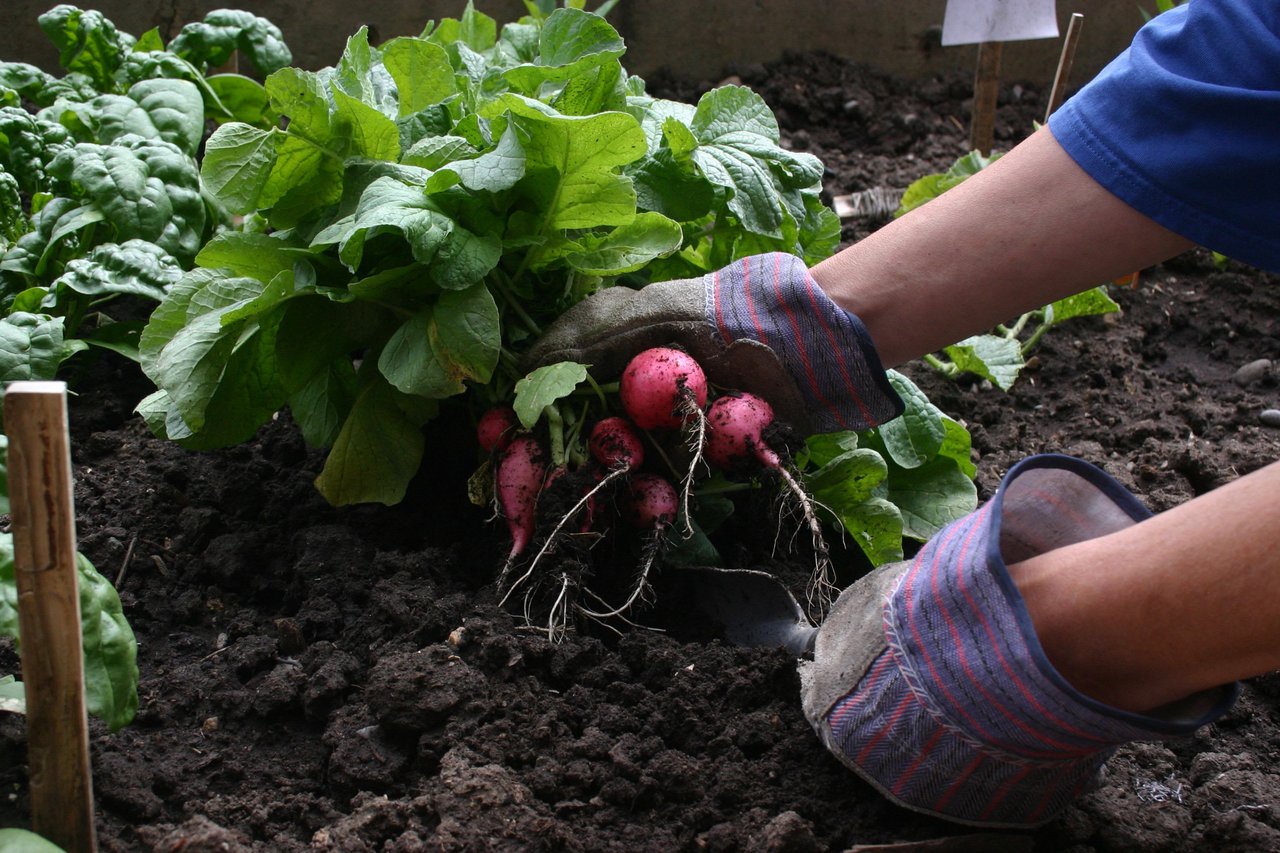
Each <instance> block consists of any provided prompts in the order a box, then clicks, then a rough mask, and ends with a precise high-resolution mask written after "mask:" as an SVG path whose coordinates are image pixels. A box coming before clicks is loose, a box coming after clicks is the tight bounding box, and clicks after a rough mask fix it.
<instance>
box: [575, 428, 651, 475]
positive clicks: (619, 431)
mask: <svg viewBox="0 0 1280 853" xmlns="http://www.w3.org/2000/svg"><path fill="white" fill-rule="evenodd" d="M587 449H588V450H590V451H591V456H592V458H594V459H595V460H596V461H597V462H599V463H600V464H601V465H603V466H604V467H606V468H618V467H623V468H627V469H632V468H639V467H640V466H641V465H643V464H644V444H642V443H641V441H640V436H639V435H638V434H637V433H636V429H635V427H634V426H632V425H631V422H630V421H628V420H627V419H626V418H620V417H616V416H615V417H611V418H605V419H604V420H602V421H600V422H599V423H597V424H596V425H595V427H594V428H593V429H592V430H591V436H590V437H589V438H588V439H587Z"/></svg>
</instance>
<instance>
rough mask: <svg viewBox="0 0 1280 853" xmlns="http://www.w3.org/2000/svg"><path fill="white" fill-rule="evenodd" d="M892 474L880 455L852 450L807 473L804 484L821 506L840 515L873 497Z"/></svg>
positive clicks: (868, 451) (869, 451)
mask: <svg viewBox="0 0 1280 853" xmlns="http://www.w3.org/2000/svg"><path fill="white" fill-rule="evenodd" d="M888 473H889V466H888V465H887V464H886V463H885V461H884V458H883V457H882V456H881V455H880V454H879V453H877V452H876V451H874V450H871V449H859V450H850V451H847V452H845V453H842V454H841V455H839V456H837V457H836V458H835V459H832V460H831V461H830V462H828V463H826V464H825V465H823V466H822V467H820V468H818V469H817V470H815V471H812V472H806V473H805V475H804V483H805V486H806V488H807V489H808V490H809V491H810V493H811V494H812V495H813V496H814V498H816V499H817V501H818V502H819V503H820V504H822V505H823V506H826V507H828V508H829V509H831V510H832V511H833V512H835V513H837V514H839V513H840V512H842V511H843V509H844V508H845V507H850V506H854V505H856V504H859V503H862V502H863V501H865V500H867V499H868V498H870V497H872V495H873V493H874V492H875V490H876V488H877V487H878V486H879V485H880V484H881V483H883V482H884V479H885V477H886V476H888Z"/></svg>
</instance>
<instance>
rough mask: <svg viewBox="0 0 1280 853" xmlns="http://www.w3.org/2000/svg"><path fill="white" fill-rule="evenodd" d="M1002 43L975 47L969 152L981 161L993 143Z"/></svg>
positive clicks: (983, 44) (986, 43) (989, 43)
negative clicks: (975, 68) (975, 152)
mask: <svg viewBox="0 0 1280 853" xmlns="http://www.w3.org/2000/svg"><path fill="white" fill-rule="evenodd" d="M1003 45H1004V43H1003V42H998V41H984V42H982V43H981V44H979V45H978V70H977V72H976V73H975V74H974V76H973V125H972V126H971V127H970V128H969V148H970V150H973V151H978V152H980V153H981V154H982V155H983V156H984V157H985V156H986V155H988V154H990V153H991V148H992V146H993V145H995V141H996V96H997V95H999V93H1000V54H1001V53H1002V52H1003Z"/></svg>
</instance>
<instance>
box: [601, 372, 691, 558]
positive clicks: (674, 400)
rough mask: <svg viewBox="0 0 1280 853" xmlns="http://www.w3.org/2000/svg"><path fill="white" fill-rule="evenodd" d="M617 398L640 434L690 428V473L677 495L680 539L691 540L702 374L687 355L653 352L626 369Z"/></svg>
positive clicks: (686, 475) (687, 474)
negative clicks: (681, 526) (682, 518)
mask: <svg viewBox="0 0 1280 853" xmlns="http://www.w3.org/2000/svg"><path fill="white" fill-rule="evenodd" d="M618 392H619V395H620V396H621V397H622V407H623V408H624V409H626V410H627V414H628V415H630V416H631V420H633V421H635V424H636V426H638V427H640V428H641V429H681V428H684V427H688V428H689V435H688V436H687V437H688V443H689V450H690V454H689V470H688V472H687V473H686V474H685V477H684V483H683V485H682V486H681V489H680V503H681V506H682V507H683V509H684V516H685V519H686V523H685V536H691V535H693V528H692V527H691V526H689V524H688V521H687V519H688V518H689V495H690V493H691V492H692V491H693V481H694V479H695V476H696V474H697V473H698V466H699V465H700V464H701V463H702V445H703V440H704V438H705V433H706V426H707V421H706V418H705V417H704V416H703V413H702V407H703V406H705V405H706V404H707V377H706V374H704V373H703V372H702V367H701V366H700V365H699V364H698V362H697V361H695V360H694V358H693V356H691V355H689V354H688V353H687V352H684V351H683V350H678V349H672V348H670V347H654V348H652V349H647V350H645V351H643V352H641V353H640V354H639V355H637V356H635V357H634V358H632V359H631V361H630V362H628V363H627V367H626V369H625V370H624V371H622V381H621V382H620V383H619V388H618Z"/></svg>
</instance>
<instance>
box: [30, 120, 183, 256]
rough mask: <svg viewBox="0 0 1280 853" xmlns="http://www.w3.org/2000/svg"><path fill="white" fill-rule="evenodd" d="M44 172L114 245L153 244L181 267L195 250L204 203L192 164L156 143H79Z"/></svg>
mask: <svg viewBox="0 0 1280 853" xmlns="http://www.w3.org/2000/svg"><path fill="white" fill-rule="evenodd" d="M49 174H50V175H52V176H53V177H54V178H56V179H58V180H60V181H62V182H64V183H65V184H66V185H68V186H69V188H72V189H74V190H78V191H79V192H81V193H83V198H84V199H85V200H86V202H87V203H88V204H90V205H92V208H93V209H94V210H96V211H99V212H100V213H101V214H102V217H103V218H104V219H105V221H106V222H108V223H110V225H111V227H112V230H113V231H114V233H115V236H116V240H117V242H123V241H125V240H129V239H132V238H138V239H141V240H147V241H150V242H152V243H155V244H156V245H157V246H159V247H160V248H161V249H163V250H164V251H166V252H168V253H169V254H170V255H172V256H173V257H174V258H176V259H177V260H178V262H179V263H181V264H184V265H185V264H189V263H190V262H191V261H192V259H193V258H194V257H195V254H196V252H197V251H198V250H199V248H200V243H201V241H202V238H203V233H204V225H205V203H204V199H203V198H202V197H201V195H200V176H199V174H197V172H196V167H195V163H194V162H193V161H192V160H191V158H190V157H188V156H186V155H185V154H184V153H183V152H182V150H181V149H179V148H178V147H177V146H175V145H173V144H171V143H168V142H165V141H163V140H160V139H144V138H142V137H139V136H133V135H125V136H122V137H120V138H119V139H117V140H115V142H114V143H113V144H111V145H95V144H90V143H84V142H82V143H79V144H78V145H76V146H75V147H74V148H73V149H71V150H65V151H62V152H60V153H59V154H58V155H57V156H56V157H55V158H54V160H53V162H52V163H50V164H49Z"/></svg>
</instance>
